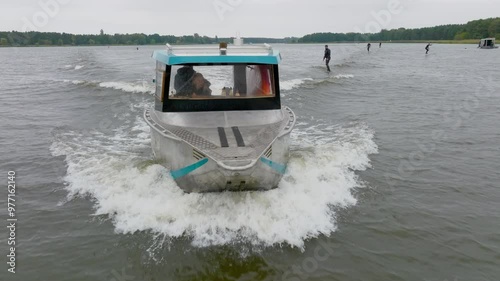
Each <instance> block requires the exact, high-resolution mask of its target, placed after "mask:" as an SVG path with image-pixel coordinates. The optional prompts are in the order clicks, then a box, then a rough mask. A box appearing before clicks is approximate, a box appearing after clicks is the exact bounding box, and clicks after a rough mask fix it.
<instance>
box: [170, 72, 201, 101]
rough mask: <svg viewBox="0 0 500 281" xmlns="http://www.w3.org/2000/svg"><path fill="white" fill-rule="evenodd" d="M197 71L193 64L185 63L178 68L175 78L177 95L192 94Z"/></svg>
mask: <svg viewBox="0 0 500 281" xmlns="http://www.w3.org/2000/svg"><path fill="white" fill-rule="evenodd" d="M195 74H196V71H195V70H194V69H193V66H192V65H184V66H183V67H181V68H179V69H178V70H177V74H176V75H175V78H174V89H175V91H176V94H175V95H176V96H190V95H191V94H192V93H193V78H194V76H195Z"/></svg>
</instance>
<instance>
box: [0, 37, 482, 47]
mask: <svg viewBox="0 0 500 281" xmlns="http://www.w3.org/2000/svg"><path fill="white" fill-rule="evenodd" d="M480 40H481V39H468V40H397V41H354V42H350V41H347V42H346V41H342V42H297V43H277V44H286V45H301V44H304V45H308V44H362V43H369V42H370V43H373V44H376V43H380V42H381V43H382V44H424V43H431V44H449V45H457V44H467V45H477V44H478V42H479V41H480ZM275 44H276V43H275ZM174 45H175V44H174ZM187 45H199V44H187ZM202 45H213V44H202ZM130 46H133V47H141V46H165V44H146V45H133V44H131V45H25V46H3V45H0V48H36V47H41V48H45V47H65V48H67V47H130Z"/></svg>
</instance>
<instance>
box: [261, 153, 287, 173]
mask: <svg viewBox="0 0 500 281" xmlns="http://www.w3.org/2000/svg"><path fill="white" fill-rule="evenodd" d="M260 161H261V162H262V163H264V164H266V165H268V166H269V167H271V168H273V169H274V170H276V171H277V172H278V173H280V174H284V173H285V171H286V165H283V164H280V163H276V162H273V161H271V160H269V159H267V158H264V157H260Z"/></svg>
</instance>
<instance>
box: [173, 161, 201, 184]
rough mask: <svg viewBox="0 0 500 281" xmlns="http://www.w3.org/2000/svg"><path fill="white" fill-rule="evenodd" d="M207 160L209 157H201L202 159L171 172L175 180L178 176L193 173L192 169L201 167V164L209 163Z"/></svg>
mask: <svg viewBox="0 0 500 281" xmlns="http://www.w3.org/2000/svg"><path fill="white" fill-rule="evenodd" d="M207 162H208V158H205V159H201V160H200V161H198V162H196V163H194V164H192V165H189V166H186V167H184V168H181V169H179V170H175V171H171V172H170V174H171V175H172V177H173V178H174V180H176V179H178V178H182V177H183V176H185V175H187V174H189V173H191V172H192V171H194V170H196V169H198V168H200V167H201V166H203V165H205V164H207Z"/></svg>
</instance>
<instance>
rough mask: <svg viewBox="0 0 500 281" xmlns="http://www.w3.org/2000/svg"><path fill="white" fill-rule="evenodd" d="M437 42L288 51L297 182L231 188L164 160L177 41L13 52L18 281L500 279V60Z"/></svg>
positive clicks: (10, 130)
mask: <svg viewBox="0 0 500 281" xmlns="http://www.w3.org/2000/svg"><path fill="white" fill-rule="evenodd" d="M424 47H425V44H384V45H383V46H382V48H378V44H373V47H372V50H371V52H370V53H367V51H366V49H365V44H333V45H330V48H331V50H332V61H331V62H330V65H331V67H332V72H331V73H330V74H328V73H327V72H326V71H325V66H324V65H323V63H322V61H321V59H322V57H323V49H324V48H323V45H276V46H275V48H277V49H280V51H281V53H282V57H283V64H282V65H281V69H280V75H281V87H282V93H281V94H282V102H283V104H285V105H288V106H289V107H290V108H292V109H293V110H294V112H295V113H296V115H297V125H296V128H295V129H294V131H293V133H292V147H291V160H290V163H289V167H288V170H287V173H286V175H285V176H284V177H283V180H282V182H281V183H280V186H279V187H278V188H277V189H275V190H272V191H269V192H253V193H252V192H243V193H221V194H184V193H183V192H181V191H180V190H179V188H178V187H177V186H176V184H175V183H174V182H173V180H172V179H171V178H170V177H169V174H168V171H167V170H166V169H165V168H164V167H162V166H159V165H157V164H155V162H154V161H152V160H153V157H152V150H151V147H150V136H149V128H148V126H147V125H146V123H145V122H144V120H143V117H142V115H143V111H144V109H145V108H147V107H149V106H152V105H153V101H154V97H153V96H152V92H153V89H154V85H153V83H152V79H153V78H154V67H155V62H154V61H153V60H152V59H151V53H152V51H153V50H154V49H158V48H161V46H156V47H153V46H148V47H140V48H139V50H137V49H136V47H135V46H126V47H110V48H108V47H81V48H79V47H66V48H55V47H54V48H17V49H16V48H0V67H1V76H0V99H1V104H2V110H1V114H0V116H1V123H0V131H1V135H0V136H1V137H0V141H1V146H0V150H1V154H0V155H1V162H0V171H1V174H2V175H3V176H4V180H3V181H4V183H5V182H6V181H7V172H8V171H15V172H16V187H17V194H16V195H17V201H16V215H17V218H18V221H17V224H16V226H17V227H16V242H17V244H16V257H17V265H16V274H11V273H8V272H7V268H8V267H7V266H6V264H5V261H6V260H7V258H6V255H8V254H9V253H8V245H7V242H8V240H7V237H8V235H9V234H8V233H7V232H6V227H5V226H7V225H8V224H7V222H6V219H7V213H6V212H5V210H6V208H7V203H6V202H7V188H6V187H4V188H2V189H1V192H0V195H1V198H0V203H1V206H2V208H3V209H4V212H3V213H4V214H5V215H4V216H2V217H4V218H5V219H4V223H5V226H3V227H1V228H2V229H4V230H3V231H2V235H1V237H0V249H2V251H1V252H2V255H3V256H4V259H3V260H4V266H3V269H2V271H1V272H0V280H22V281H30V280H58V281H63V280H103V281H112V280H114V281H133V280H381V281H388V280H425V281H445V280H448V281H465V280H474V281H477V280H479V281H494V280H500V212H499V210H500V203H499V202H500V184H499V182H500V172H499V171H500V125H499V120H500V79H499V78H500V74H499V65H500V50H478V49H476V46H475V45H439V44H435V45H433V46H432V47H431V50H430V52H429V54H428V55H425V50H424Z"/></svg>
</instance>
